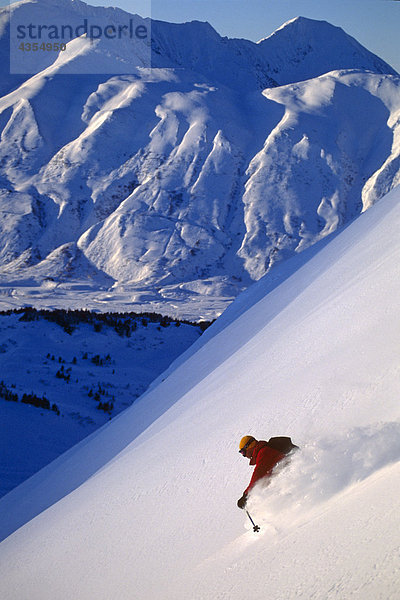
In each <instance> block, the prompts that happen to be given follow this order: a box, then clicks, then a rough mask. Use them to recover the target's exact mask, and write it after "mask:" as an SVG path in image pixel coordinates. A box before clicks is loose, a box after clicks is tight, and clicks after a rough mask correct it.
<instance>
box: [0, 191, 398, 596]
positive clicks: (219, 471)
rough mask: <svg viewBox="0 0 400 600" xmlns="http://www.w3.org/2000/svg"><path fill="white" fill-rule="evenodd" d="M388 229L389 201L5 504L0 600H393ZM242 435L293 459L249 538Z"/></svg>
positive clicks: (254, 500) (256, 294) (394, 427)
mask: <svg viewBox="0 0 400 600" xmlns="http://www.w3.org/2000/svg"><path fill="white" fill-rule="evenodd" d="M399 227H400V188H399V187H398V188H396V189H394V190H392V191H391V192H390V193H389V194H388V195H387V196H386V197H385V198H383V199H382V200H381V201H380V202H379V203H377V204H376V205H375V206H373V207H372V208H371V209H370V210H369V211H367V212H366V213H365V214H363V215H361V216H360V217H359V218H357V219H356V220H355V221H354V222H353V223H352V224H351V225H350V226H349V227H347V228H345V229H344V230H342V231H341V232H340V233H338V234H337V235H335V236H333V237H330V238H328V241H326V240H324V241H323V242H321V243H319V244H316V245H314V246H313V247H312V248H309V249H308V250H306V251H305V252H304V253H302V254H301V255H298V256H296V257H294V259H291V260H289V261H286V262H285V263H282V264H281V265H279V266H277V267H276V273H277V274H278V276H279V280H278V282H277V283H278V284H277V286H276V287H275V288H274V289H271V277H268V276H267V277H265V278H262V279H261V280H260V281H258V282H257V283H256V284H254V285H253V286H251V287H250V288H248V289H247V290H246V292H244V294H243V295H241V296H240V297H239V298H238V299H237V301H235V302H234V303H233V304H232V305H231V306H230V307H229V308H228V309H227V310H226V311H225V313H224V314H223V315H222V316H221V317H220V319H218V320H217V321H216V323H215V324H214V325H212V326H211V327H210V328H209V329H207V331H206V332H205V334H204V336H202V337H201V338H200V340H198V341H197V342H196V343H195V345H194V346H193V347H192V348H190V349H189V350H188V351H187V353H186V355H185V356H183V357H180V358H179V359H178V360H177V361H176V362H175V364H174V365H172V366H171V367H170V368H169V369H168V370H167V371H166V372H165V373H164V374H163V375H162V376H161V377H160V378H159V379H158V381H157V382H155V383H154V384H153V385H152V387H151V389H150V390H149V391H148V392H147V393H146V394H145V395H144V396H142V397H141V398H140V399H139V400H138V401H137V402H136V403H135V404H134V405H133V406H132V407H131V408H129V409H127V411H125V412H123V413H121V414H120V415H119V416H118V417H117V418H116V419H114V420H113V421H112V422H110V423H109V424H107V425H105V426H104V427H103V428H102V429H101V430H98V431H97V432H96V433H94V434H93V435H92V436H91V437H90V438H88V439H87V440H85V442H82V443H81V444H79V445H78V446H76V447H75V448H74V449H72V450H70V451H69V452H68V453H67V454H65V455H64V456H62V457H60V458H59V459H58V460H57V461H55V462H54V463H52V464H51V465H49V466H48V467H46V468H45V469H43V470H42V471H41V472H40V473H38V474H37V475H35V476H34V477H33V478H31V479H30V480H28V481H27V482H25V483H24V484H23V485H21V486H20V487H19V488H17V489H16V490H14V491H13V492H11V493H10V494H8V495H7V496H5V497H4V498H3V499H1V500H0V513H1V515H2V519H1V520H0V528H1V536H2V537H3V538H4V537H6V536H7V535H9V534H12V535H9V537H8V538H7V539H4V541H3V542H2V543H1V544H0V596H1V598H2V600H3V599H4V600H22V599H25V598H26V599H28V598H29V600H39V599H40V600H53V599H54V598H62V599H63V600H70V599H71V600H72V599H76V598H79V600H92V598H96V599H98V600H109V599H110V598H115V599H118V600H131V599H132V598H155V599H156V600H169V599H174V600H187V599H188V598H190V600H200V599H207V600H208V599H210V600H211V599H214V598H221V599H225V598H226V599H227V598H229V599H230V600H239V599H241V598H244V597H251V598H255V599H257V600H261V599H264V598H265V597H268V598H271V599H274V600H275V599H278V598H285V599H286V600H309V599H310V598H319V599H324V600H329V599H333V598H340V599H343V600H344V599H347V598H357V599H360V600H361V599H362V600H377V599H381V600H397V598H398V581H399V577H398V575H399V554H398V549H399V541H400V539H399V532H400V527H399V525H400V523H399V514H400V513H399V510H398V498H399V493H400V442H399V440H400V414H399V403H398V390H399V364H398V342H399V334H400V329H399V319H398V315H399V297H400V272H399V265H400V261H399V258H400V257H399V253H400V241H399V236H398V231H399ZM293 261H294V262H295V263H296V268H293V265H292V266H290V263H292V262H293ZM299 262H301V264H300V265H299ZM290 269H292V273H291V274H290ZM248 433H250V434H253V435H254V436H256V437H258V438H265V437H267V438H268V437H269V436H273V435H277V434H278V435H279V434H281V435H283V434H286V435H290V436H292V438H293V440H294V441H295V442H296V443H297V444H298V445H299V446H300V447H301V450H300V452H298V453H296V454H295V456H294V457H293V459H292V461H291V464H290V466H289V467H287V468H286V469H285V470H282V471H281V472H280V473H279V474H277V476H276V477H275V478H274V480H273V482H272V483H271V485H270V486H269V487H267V488H263V487H262V486H260V487H259V488H258V489H255V490H254V493H252V494H251V495H250V499H249V506H248V507H249V510H250V512H251V514H252V516H253V518H254V519H255V520H256V522H257V523H258V524H259V525H261V531H260V533H258V534H254V533H253V531H252V528H251V526H250V522H249V521H248V520H247V517H246V515H245V514H244V513H243V512H242V511H239V510H238V508H237V507H236V500H237V498H239V497H240V496H241V494H242V491H243V489H244V488H245V487H246V486H247V483H248V481H249V479H250V473H251V470H250V469H249V466H248V464H247V461H244V460H243V458H242V457H241V456H239V454H238V452H237V450H238V440H239V439H240V438H241V437H242V435H244V434H248ZM19 527H20V528H19ZM18 528H19V529H18ZM246 530H247V531H246Z"/></svg>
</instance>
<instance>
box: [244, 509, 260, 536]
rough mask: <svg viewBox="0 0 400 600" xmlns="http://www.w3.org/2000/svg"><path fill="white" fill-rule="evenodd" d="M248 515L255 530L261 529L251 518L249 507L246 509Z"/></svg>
mask: <svg viewBox="0 0 400 600" xmlns="http://www.w3.org/2000/svg"><path fill="white" fill-rule="evenodd" d="M246 515H247V516H248V517H249V519H250V521H251V524H252V525H253V531H260V528H259V526H258V525H256V524H255V523H254V521H253V519H252V518H251V516H250V513H249V511H248V510H247V509H246Z"/></svg>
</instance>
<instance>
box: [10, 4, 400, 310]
mask: <svg viewBox="0 0 400 600" xmlns="http://www.w3.org/2000/svg"><path fill="white" fill-rule="evenodd" d="M32 6H34V7H35V11H36V12H38V14H39V16H40V18H42V17H43V18H45V17H46V18H48V19H49V18H53V17H54V18H56V16H55V15H56V14H57V15H58V19H59V21H62V22H68V20H70V22H71V23H72V24H73V25H76V24H77V23H79V22H81V21H82V18H83V17H84V15H85V14H87V15H88V19H92V20H93V19H96V21H98V23H100V24H102V25H103V26H105V24H106V23H107V22H112V23H115V24H118V23H125V21H126V19H127V18H128V17H129V15H128V13H124V12H123V11H118V10H115V9H103V8H101V7H97V8H95V7H90V6H87V5H85V4H84V3H82V2H70V1H69V0H62V1H61V0H57V2H56V3H53V2H52V3H51V6H49V3H48V0H39V2H37V3H34V4H32V3H31V2H24V3H22V4H21V3H20V4H17V5H14V6H13V7H12V9H11V14H14V13H15V15H18V14H20V13H21V17H20V18H21V19H22V21H23V19H27V18H28V17H29V15H30V13H29V11H30V10H33V9H32ZM85 11H87V12H85ZM9 14H10V11H4V10H3V12H2V16H3V19H4V21H5V23H6V25H5V26H4V32H3V37H2V40H3V42H4V39H5V36H6V35H7V31H8V29H7V18H8V16H9ZM134 19H135V23H136V21H137V19H139V21H138V22H140V23H142V24H145V25H146V27H149V30H150V23H149V21H148V20H142V21H140V18H139V17H136V16H135V17H134ZM143 26H144V25H143ZM151 35H152V65H153V67H154V68H152V69H148V68H145V67H146V62H145V60H144V59H143V60H142V61H136V62H135V63H134V64H131V63H129V56H130V55H129V52H131V53H132V49H131V48H130V47H129V46H126V45H125V44H122V43H121V44H120V45H118V44H116V45H115V46H112V47H111V46H109V45H108V44H107V40H105V39H104V38H102V39H97V40H92V41H91V40H89V39H88V38H85V37H84V36H83V37H80V38H78V39H75V40H73V41H71V42H69V43H68V45H67V50H66V51H65V52H61V53H60V56H59V57H58V58H57V59H56V60H55V62H53V63H51V64H50V63H49V60H50V59H49V57H48V56H47V57H45V58H43V60H44V61H45V62H44V63H43V65H42V64H40V69H41V70H40V71H39V72H37V73H36V74H34V75H32V76H30V77H26V79H25V81H24V82H23V83H22V84H20V85H16V83H15V80H12V81H11V80H10V85H9V92H10V93H8V94H6V95H4V96H3V97H2V98H1V99H0V115H1V116H0V129H1V131H2V133H1V145H0V178H1V179H0V182H1V186H0V187H1V189H0V233H1V235H0V284H1V292H2V296H3V301H4V303H5V305H6V306H7V305H12V304H13V302H16V303H17V304H18V303H19V304H21V303H35V304H37V303H39V302H42V303H43V304H46V303H47V302H49V301H50V302H52V303H53V305H57V304H58V305H61V306H62V305H63V304H65V303H66V304H70V305H73V306H77V307H79V306H82V305H84V303H85V302H86V303H89V304H90V305H91V306H95V305H96V303H97V304H98V303H100V304H102V305H103V306H107V304H110V303H111V302H113V301H117V302H119V305H118V306H117V307H116V309H117V310H121V308H122V305H123V304H125V305H126V304H128V303H132V302H133V303H134V304H135V305H136V307H138V308H139V307H140V308H147V309H150V310H155V311H164V312H168V313H169V314H174V315H177V316H179V315H180V316H184V317H191V318H193V317H197V316H198V315H201V316H203V317H207V318H209V317H213V316H215V315H216V314H219V313H221V311H222V310H223V308H225V306H226V305H227V304H228V303H229V302H230V301H231V300H232V298H233V297H235V296H236V295H237V294H238V293H239V292H240V291H241V290H243V289H245V288H246V287H247V286H248V285H249V284H250V283H251V282H252V281H253V280H255V279H258V278H259V277H261V276H262V275H263V274H264V273H266V272H267V271H268V270H269V269H270V268H271V267H272V266H273V265H274V264H275V263H276V262H278V261H280V260H282V259H285V258H287V257H289V256H291V255H293V254H294V253H297V252H300V251H302V250H303V249H304V248H306V247H307V246H308V245H310V244H313V243H314V242H316V241H318V240H319V239H320V238H321V237H323V236H326V235H327V234H329V233H330V232H332V231H334V230H335V229H337V227H339V226H340V225H343V224H344V223H346V222H348V220H349V219H352V218H353V217H354V216H356V215H357V214H359V213H360V212H361V211H362V210H363V209H365V208H367V207H369V206H371V205H372V204H373V203H375V202H376V201H377V200H378V199H379V198H381V197H382V195H383V194H384V193H386V192H387V191H389V190H390V189H391V188H392V187H393V186H394V185H396V183H398V180H399V166H400V165H399V142H398V135H399V134H398V122H399V111H400V91H399V78H398V76H397V75H396V74H395V73H394V71H393V70H392V69H391V68H390V67H389V66H388V65H386V64H385V63H384V62H383V61H380V60H379V59H378V58H377V57H376V56H374V55H372V54H371V53H370V52H368V51H367V50H366V49H364V48H362V47H361V46H360V45H359V44H358V43H357V42H356V41H355V40H354V39H353V38H351V37H350V36H348V35H347V34H345V33H344V32H343V31H342V30H341V29H338V28H335V27H332V26H331V25H329V24H328V23H324V22H318V21H311V20H309V19H303V18H297V19H294V20H292V21H290V22H288V23H287V24H285V25H284V26H283V27H282V28H280V29H279V30H278V31H277V32H276V33H275V34H273V35H272V36H270V37H269V38H267V39H265V40H263V41H261V42H260V43H258V44H253V43H251V42H248V41H246V40H229V39H226V38H221V37H220V36H219V35H218V34H217V33H216V32H215V31H214V30H213V28H212V27H211V26H210V25H209V24H207V23H199V22H192V23H185V24H182V25H174V24H168V23H162V22H158V21H155V22H152V23H151ZM289 40H290V42H289ZM338 49H340V50H338ZM135 57H136V58H137V56H136V54H135ZM39 58H40V57H39ZM39 58H37V60H39ZM138 62H139V64H140V65H142V66H138ZM114 64H118V65H119V66H121V65H122V66H124V65H125V66H126V65H127V64H129V70H128V72H127V71H122V72H121V71H120V70H118V68H117V66H115V68H114V67H113V65H114ZM143 65H144V66H143ZM101 68H104V73H111V72H113V69H114V71H115V75H114V76H111V75H106V74H102V71H101ZM121 68H122V67H121ZM344 69H346V70H344ZM349 69H350V70H349ZM327 71H329V72H328V73H327ZM76 73H86V74H87V75H85V76H82V75H81V76H80V75H77V74H76ZM118 73H120V75H118ZM233 74H234V75H233ZM282 84H286V85H282ZM263 90H264V92H263ZM366 122H367V123H368V124H369V126H368V127H365V123H366ZM60 123H61V124H62V126H61V127H60ZM46 278H51V279H52V281H53V282H54V286H53V288H52V290H51V292H50V293H49V289H48V288H47V283H48V282H46ZM82 286H84V288H85V296H84V298H81V297H80V295H78V296H77V295H76V292H77V291H78V292H79V290H80V289H82ZM49 298H50V300H49ZM108 308H109V307H108ZM190 313H191V314H190Z"/></svg>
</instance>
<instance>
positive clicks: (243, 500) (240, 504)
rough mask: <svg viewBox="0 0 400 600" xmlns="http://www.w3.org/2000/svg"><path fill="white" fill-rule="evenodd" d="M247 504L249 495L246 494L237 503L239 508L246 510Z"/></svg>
mask: <svg viewBox="0 0 400 600" xmlns="http://www.w3.org/2000/svg"><path fill="white" fill-rule="evenodd" d="M246 502H247V494H246V493H244V494H243V496H242V497H241V498H239V500H238V501H237V505H238V507H239V508H244V507H245V506H246Z"/></svg>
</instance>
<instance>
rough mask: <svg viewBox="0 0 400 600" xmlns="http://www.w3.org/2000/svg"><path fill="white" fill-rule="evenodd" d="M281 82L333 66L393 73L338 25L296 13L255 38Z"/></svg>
mask: <svg viewBox="0 0 400 600" xmlns="http://www.w3.org/2000/svg"><path fill="white" fill-rule="evenodd" d="M258 44H259V46H260V48H261V49H262V52H263V54H264V56H266V57H268V58H269V60H270V62H271V65H272V76H274V77H276V79H277V80H278V81H279V83H280V84H285V83H291V82H293V81H299V80H302V79H310V78H312V77H316V76H318V75H322V74H323V73H327V72H328V71H333V70H336V69H366V70H369V71H374V72H376V73H391V74H392V75H393V74H396V71H395V70H394V69H393V68H392V67H390V65H388V64H387V63H385V61H383V60H381V59H380V58H379V57H377V56H376V55H374V54H372V53H371V52H369V50H367V49H366V48H364V47H363V46H362V45H361V44H359V43H358V42H357V41H356V40H355V39H354V38H353V37H351V36H350V35H348V34H347V33H346V32H345V31H343V29H342V28H341V27H336V26H335V25H331V24H330V23H328V22H327V21H318V20H314V19H309V18H306V17H296V18H294V19H291V20H289V21H287V22H286V23H284V24H283V25H282V26H281V27H279V28H278V29H277V30H276V31H274V32H273V33H272V34H271V35H269V36H268V37H266V38H264V39H262V40H260V41H259V42H258Z"/></svg>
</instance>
